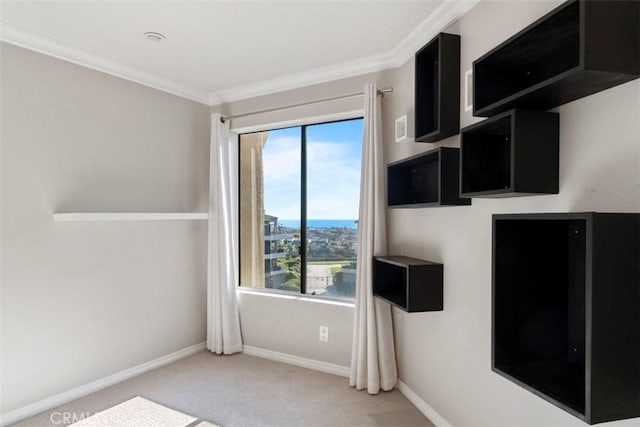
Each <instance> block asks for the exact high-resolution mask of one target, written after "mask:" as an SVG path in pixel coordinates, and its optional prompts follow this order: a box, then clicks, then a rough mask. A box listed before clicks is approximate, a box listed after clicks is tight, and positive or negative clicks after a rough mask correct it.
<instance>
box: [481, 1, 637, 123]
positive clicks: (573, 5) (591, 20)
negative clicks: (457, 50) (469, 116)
mask: <svg viewBox="0 0 640 427" xmlns="http://www.w3.org/2000/svg"><path fill="white" fill-rule="evenodd" d="M638 77H640V2H638V1H582V0H581V1H569V2H566V3H564V4H562V5H561V6H559V7H558V8H556V9H554V10H553V11H551V12H550V13H548V14H547V15H545V16H543V17H542V18H541V19H539V20H538V21H536V22H534V23H533V24H531V25H529V26H528V27H526V28H525V29H524V30H522V31H520V32H519V33H517V34H516V35H514V36H513V37H511V38H509V39H508V40H506V41H505V42H504V43H502V44H500V45H499V46H497V47H496V48H495V49H493V50H491V51H490V52H488V53H486V54H485V55H483V56H482V57H480V58H479V59H477V60H476V61H474V63H473V78H474V82H473V90H474V97H473V115H474V116H484V117H488V116H492V115H495V114H497V113H499V112H502V111H505V110H507V109H510V108H514V107H519V108H528V109H533V110H548V109H549V108H553V107H555V106H558V105H561V104H564V103H567V102H569V101H573V100H575V99H579V98H582V97H585V96H587V95H591V94H592V93H596V92H599V91H601V90H604V89H608V88H610V87H612V86H616V85H619V84H621V83H624V82H627V81H629V80H633V79H636V78H638Z"/></svg>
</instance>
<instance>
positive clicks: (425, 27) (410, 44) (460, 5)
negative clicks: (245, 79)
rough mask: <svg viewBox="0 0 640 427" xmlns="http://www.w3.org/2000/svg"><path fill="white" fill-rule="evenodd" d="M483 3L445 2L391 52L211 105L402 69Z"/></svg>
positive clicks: (221, 94) (217, 98)
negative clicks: (403, 65) (429, 43)
mask: <svg viewBox="0 0 640 427" xmlns="http://www.w3.org/2000/svg"><path fill="white" fill-rule="evenodd" d="M480 1H481V0H445V1H444V3H442V4H441V5H440V6H438V7H437V8H436V10H434V11H433V12H432V13H431V14H430V15H429V16H428V17H427V18H426V19H425V20H424V21H422V22H421V23H420V25H418V26H417V27H416V28H415V29H414V30H413V31H411V32H410V33H409V34H408V35H407V36H406V37H405V38H404V39H403V40H402V41H401V42H400V43H398V45H397V46H396V47H395V48H393V49H392V50H391V51H390V52H387V53H382V54H378V55H372V56H368V57H365V58H359V59H356V60H352V61H347V62H341V63H338V64H335V65H330V66H327V67H320V68H315V69H313V70H309V71H305V72H302V73H295V74H288V75H286V76H282V77H278V78H275V79H270V80H263V81H261V82H257V83H252V84H248V85H243V86H237V87H234V88H229V89H224V90H220V91H216V92H212V93H210V94H209V105H212V106H213V105H219V104H223V103H227V102H233V101H240V100H242V99H248V98H253V97H256V96H263V95H269V94H272V93H277V92H283V91H286V90H291V89H297V88H301V87H305V86H311V85H314V84H320V83H326V82H330V81H333V80H338V79H344V78H348V77H353V76H359V75H362V74H367V73H374V72H376V71H382V70H387V69H390V68H396V67H399V66H401V65H402V64H404V63H405V62H407V61H408V60H409V59H410V58H411V57H413V55H414V54H415V53H416V51H417V50H418V49H420V48H421V47H422V46H423V45H425V44H426V43H427V42H428V41H429V40H431V39H432V38H434V37H435V36H436V35H437V34H438V33H439V32H441V31H442V30H444V29H445V28H447V27H448V26H449V25H451V24H452V23H453V22H454V21H456V20H457V19H459V18H460V17H461V16H462V15H464V14H465V13H467V12H468V11H469V10H470V9H471V8H472V7H474V6H475V5H476V4H478V3H479V2H480Z"/></svg>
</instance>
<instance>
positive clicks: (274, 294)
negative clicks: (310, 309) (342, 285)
mask: <svg viewBox="0 0 640 427" xmlns="http://www.w3.org/2000/svg"><path fill="white" fill-rule="evenodd" d="M236 292H237V293H238V294H249V295H260V296H263V297H268V298H280V299H288V300H297V301H304V302H313V303H318V304H328V305H335V306H340V307H351V308H354V307H355V302H354V301H352V300H350V299H346V298H344V299H341V298H331V297H324V296H321V295H295V294H291V293H289V292H285V291H278V290H273V289H250V288H242V287H238V289H237V291H236Z"/></svg>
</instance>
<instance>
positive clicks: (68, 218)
mask: <svg viewBox="0 0 640 427" xmlns="http://www.w3.org/2000/svg"><path fill="white" fill-rule="evenodd" d="M208 219H209V214H208V213H207V212H68V213H54V214H53V220H54V221H56V222H91V221H93V222H95V221H197V220H208Z"/></svg>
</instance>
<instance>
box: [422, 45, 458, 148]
mask: <svg viewBox="0 0 640 427" xmlns="http://www.w3.org/2000/svg"><path fill="white" fill-rule="evenodd" d="M459 131H460V36H458V35H455V34H446V33H440V34H438V35H437V36H436V37H435V38H434V39H433V40H431V41H430V42H429V43H427V44H426V45H425V46H424V47H423V48H422V49H420V50H419V51H418V52H417V53H416V56H415V136H416V142H436V141H439V140H441V139H444V138H447V137H450V136H452V135H455V134H457V133H458V132H459Z"/></svg>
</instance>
